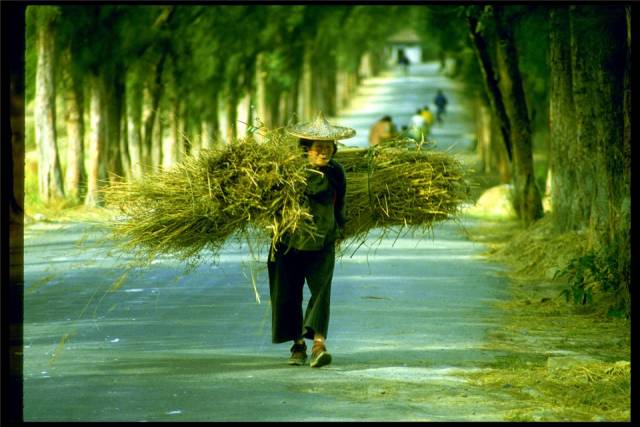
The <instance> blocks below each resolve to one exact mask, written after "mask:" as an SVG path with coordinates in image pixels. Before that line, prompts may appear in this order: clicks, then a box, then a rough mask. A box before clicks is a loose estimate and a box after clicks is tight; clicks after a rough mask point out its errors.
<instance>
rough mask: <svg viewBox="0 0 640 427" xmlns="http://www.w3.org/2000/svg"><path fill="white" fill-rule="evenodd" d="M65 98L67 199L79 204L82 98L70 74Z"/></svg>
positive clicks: (83, 179) (83, 182) (82, 177)
mask: <svg viewBox="0 0 640 427" xmlns="http://www.w3.org/2000/svg"><path fill="white" fill-rule="evenodd" d="M68 80H69V85H68V88H67V93H66V98H65V109H66V111H65V118H66V124H67V172H66V179H65V189H66V195H67V197H69V198H71V199H72V200H73V201H74V202H76V203H79V202H80V201H81V200H82V197H83V195H84V187H85V185H86V179H87V173H86V170H85V167H84V96H83V87H82V83H81V81H79V79H78V77H77V76H76V75H74V74H73V73H72V72H71V73H70V75H69V79H68Z"/></svg>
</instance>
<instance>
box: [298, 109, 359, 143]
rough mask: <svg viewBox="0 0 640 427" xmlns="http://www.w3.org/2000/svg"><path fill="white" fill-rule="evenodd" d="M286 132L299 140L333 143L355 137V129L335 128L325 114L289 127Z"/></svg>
mask: <svg viewBox="0 0 640 427" xmlns="http://www.w3.org/2000/svg"><path fill="white" fill-rule="evenodd" d="M285 130H286V131H287V132H288V133H289V134H291V135H293V136H297V137H298V138H304V139H312V140H323V141H333V140H336V139H347V138H351V137H352V136H355V134H356V131H355V129H351V128H347V127H342V126H334V125H332V124H330V123H329V122H328V121H327V119H325V118H324V114H322V113H320V114H318V116H317V117H316V118H315V119H314V120H313V121H311V122H303V123H297V124H295V125H291V126H287V127H286V128H285Z"/></svg>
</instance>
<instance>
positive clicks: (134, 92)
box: [126, 75, 143, 179]
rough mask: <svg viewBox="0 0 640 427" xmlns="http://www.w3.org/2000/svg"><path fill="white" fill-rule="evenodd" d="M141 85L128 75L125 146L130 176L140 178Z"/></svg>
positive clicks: (133, 76) (135, 78)
mask: <svg viewBox="0 0 640 427" xmlns="http://www.w3.org/2000/svg"><path fill="white" fill-rule="evenodd" d="M142 93H143V91H142V85H141V84H140V82H139V81H138V77H137V76H136V75H129V76H128V79H127V88H126V117H127V119H126V120H127V144H128V146H129V149H128V151H129V158H130V159H131V176H132V177H133V178H134V179H135V178H140V177H141V176H142V99H143V96H142Z"/></svg>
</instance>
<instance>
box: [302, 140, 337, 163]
mask: <svg viewBox="0 0 640 427" xmlns="http://www.w3.org/2000/svg"><path fill="white" fill-rule="evenodd" d="M331 156H333V141H317V140H316V141H313V143H312V144H311V147H309V151H308V157H309V163H311V165H312V166H326V165H327V164H328V163H329V160H331Z"/></svg>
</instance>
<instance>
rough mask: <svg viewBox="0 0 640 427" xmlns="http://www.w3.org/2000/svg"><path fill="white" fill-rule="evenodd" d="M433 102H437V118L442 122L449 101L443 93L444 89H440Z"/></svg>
mask: <svg viewBox="0 0 640 427" xmlns="http://www.w3.org/2000/svg"><path fill="white" fill-rule="evenodd" d="M433 103H434V104H436V120H437V122H438V123H442V116H443V115H444V114H445V113H446V112H447V104H448V103H449V101H448V100H447V97H446V96H444V94H443V93H442V89H438V93H437V94H436V97H435V98H433Z"/></svg>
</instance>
